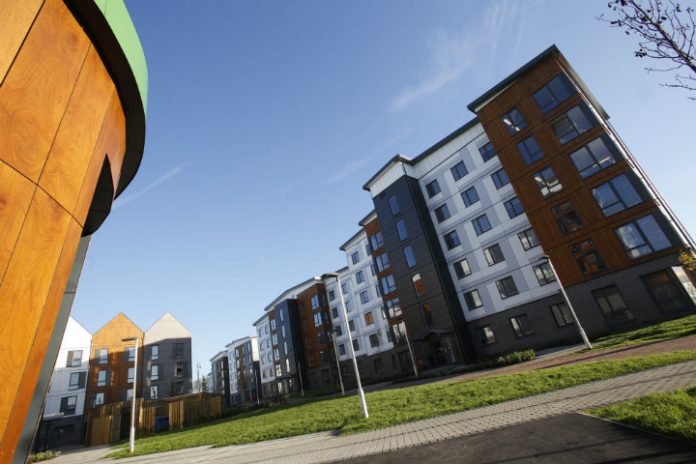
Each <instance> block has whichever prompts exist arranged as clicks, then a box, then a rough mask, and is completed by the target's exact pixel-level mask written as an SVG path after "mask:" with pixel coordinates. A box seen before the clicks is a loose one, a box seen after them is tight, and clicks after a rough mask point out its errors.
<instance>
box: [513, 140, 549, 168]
mask: <svg viewBox="0 0 696 464" xmlns="http://www.w3.org/2000/svg"><path fill="white" fill-rule="evenodd" d="M517 149H518V150H519V151H520V154H521V155H522V159H524V162H525V163H526V164H527V166H529V165H531V164H534V163H536V162H537V161H539V160H540V159H542V158H543V157H544V152H543V151H542V149H541V147H540V146H539V143H538V142H537V141H536V138H534V136H533V135H530V136H529V137H527V138H526V139H524V140H522V141H521V142H520V143H518V144H517Z"/></svg>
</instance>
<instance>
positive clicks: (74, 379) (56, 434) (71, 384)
mask: <svg viewBox="0 0 696 464" xmlns="http://www.w3.org/2000/svg"><path fill="white" fill-rule="evenodd" d="M91 344H92V334H91V333H89V332H88V331H87V329H85V328H84V327H82V326H81V325H80V323H79V322H77V321H76V320H75V319H73V318H72V317H70V318H69V319H68V324H67V326H66V329H65V335H64V336H63V341H62V343H61V345H60V350H59V351H58V358H57V359H56V365H55V367H54V369H53V375H52V376H51V383H50V384H49V387H48V392H47V393H46V401H45V403H44V412H43V418H42V420H41V423H40V424H39V428H38V430H37V432H36V439H35V445H34V447H35V449H37V450H46V449H55V448H58V447H62V446H66V445H78V444H80V443H81V442H82V433H83V430H84V424H85V421H84V413H85V397H86V387H87V373H88V371H89V353H90V347H91Z"/></svg>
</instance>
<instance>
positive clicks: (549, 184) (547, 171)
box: [534, 166, 563, 197]
mask: <svg viewBox="0 0 696 464" xmlns="http://www.w3.org/2000/svg"><path fill="white" fill-rule="evenodd" d="M534 181H535V182H536V184H537V187H539V191H540V192H541V194H542V195H543V196H544V197H548V196H550V195H553V194H554V193H558V192H560V191H561V190H563V185H561V181H559V180H558V177H556V173H555V172H553V169H552V168H551V166H548V167H546V168H544V169H542V170H541V171H539V172H537V173H536V174H534Z"/></svg>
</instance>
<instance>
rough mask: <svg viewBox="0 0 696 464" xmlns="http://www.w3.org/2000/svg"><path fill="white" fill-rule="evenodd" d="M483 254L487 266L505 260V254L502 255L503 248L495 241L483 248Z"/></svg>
mask: <svg viewBox="0 0 696 464" xmlns="http://www.w3.org/2000/svg"><path fill="white" fill-rule="evenodd" d="M483 255H484V256H485V257H486V262H487V263H488V265H489V266H493V265H494V264H496V263H500V262H501V261H505V256H503V250H502V249H501V248H500V245H498V244H497V243H496V244H495V245H491V246H489V247H488V248H486V249H484V250H483Z"/></svg>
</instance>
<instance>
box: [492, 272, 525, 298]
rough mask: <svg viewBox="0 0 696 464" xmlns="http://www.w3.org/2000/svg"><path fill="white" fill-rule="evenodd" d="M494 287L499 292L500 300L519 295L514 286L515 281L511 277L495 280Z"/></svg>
mask: <svg viewBox="0 0 696 464" xmlns="http://www.w3.org/2000/svg"><path fill="white" fill-rule="evenodd" d="M495 285H496V286H497V287H498V292H500V298H502V299H505V298H509V297H511V296H514V295H517V294H518V293H519V291H518V290H517V285H515V280H514V279H513V278H512V276H507V277H504V278H502V279H500V280H496V282H495Z"/></svg>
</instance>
